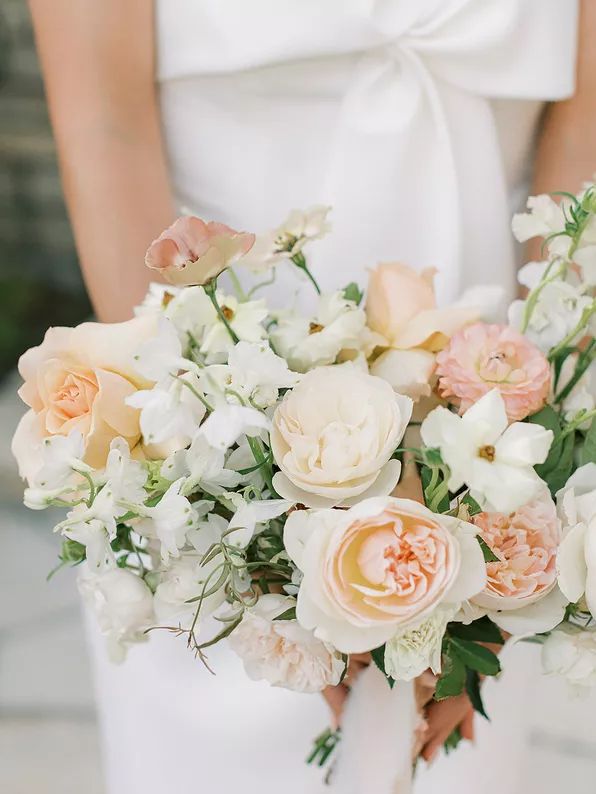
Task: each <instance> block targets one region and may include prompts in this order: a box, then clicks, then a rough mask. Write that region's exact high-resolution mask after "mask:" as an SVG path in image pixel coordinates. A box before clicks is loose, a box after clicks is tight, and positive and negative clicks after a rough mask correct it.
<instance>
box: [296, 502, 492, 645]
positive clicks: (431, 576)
mask: <svg viewBox="0 0 596 794" xmlns="http://www.w3.org/2000/svg"><path fill="white" fill-rule="evenodd" d="M475 535H476V529H475V528H474V527H473V526H472V525H470V524H468V523H466V522H464V521H461V520H459V519H456V518H454V517H452V516H446V515H437V514H435V513H432V512H431V511H430V510H428V508H426V507H424V506H423V505H421V504H419V503H418V502H414V501H412V500H410V499H397V498H394V497H384V498H383V497H378V498H373V499H365V500H364V501H362V502H360V503H359V504H358V505H357V506H356V507H352V508H351V509H349V510H296V511H294V512H293V513H291V514H290V516H289V517H288V520H287V522H286V526H285V531H284V543H285V546H286V549H287V551H288V553H289V555H290V557H291V558H292V559H293V561H294V562H295V563H296V565H297V566H298V568H299V569H300V570H301V571H302V573H303V576H304V578H303V580H302V584H301V587H300V590H299V593H298V606H297V612H296V614H297V618H298V620H299V622H300V623H301V624H302V626H304V628H306V629H312V630H314V632H315V636H316V637H318V638H319V639H321V640H323V641H324V642H330V643H331V644H332V645H333V646H334V647H336V648H337V649H338V650H340V651H342V652H344V653H359V652H364V651H369V650H371V649H372V648H376V647H378V646H379V645H382V644H383V643H385V642H387V641H388V640H390V639H391V638H392V637H393V636H394V635H395V634H396V633H397V632H398V631H400V630H403V629H405V628H408V627H412V626H415V625H418V624H420V622H421V621H422V620H424V619H425V618H426V617H428V616H429V615H430V614H431V613H432V612H433V611H434V610H435V609H436V608H437V607H439V606H445V607H447V606H448V605H451V606H454V607H456V606H458V605H459V604H460V602H462V601H464V600H467V599H469V598H472V596H474V595H476V594H477V593H479V592H480V591H481V590H482V589H483V588H484V587H485V585H486V571H485V564H484V557H483V555H482V551H481V549H480V546H479V544H478V541H477V540H476V537H475Z"/></svg>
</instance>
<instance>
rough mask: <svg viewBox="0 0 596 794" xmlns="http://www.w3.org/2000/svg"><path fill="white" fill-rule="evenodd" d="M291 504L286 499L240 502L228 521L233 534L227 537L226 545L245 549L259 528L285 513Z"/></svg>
mask: <svg viewBox="0 0 596 794" xmlns="http://www.w3.org/2000/svg"><path fill="white" fill-rule="evenodd" d="M293 504H294V503H293V502H291V501H289V500H287V499H262V500H261V499H255V500H253V501H252V502H246V501H245V500H242V503H241V504H240V506H239V507H238V508H237V510H236V512H235V513H234V515H233V516H232V518H231V519H230V523H229V525H228V530H233V532H230V533H229V534H228V535H227V537H226V541H227V543H229V544H230V545H232V546H236V547H237V548H245V547H246V546H248V544H249V543H250V541H251V540H252V538H253V536H254V534H255V532H257V531H258V529H259V527H261V526H264V525H265V524H267V523H268V522H269V521H272V520H273V519H274V518H279V516H281V515H283V514H284V513H287V512H288V510H289V509H290V508H291V507H292V505H293Z"/></svg>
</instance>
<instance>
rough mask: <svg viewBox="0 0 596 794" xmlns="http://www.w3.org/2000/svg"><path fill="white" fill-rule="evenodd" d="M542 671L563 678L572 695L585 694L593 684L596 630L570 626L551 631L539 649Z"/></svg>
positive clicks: (594, 678)
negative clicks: (540, 651) (540, 650)
mask: <svg viewBox="0 0 596 794" xmlns="http://www.w3.org/2000/svg"><path fill="white" fill-rule="evenodd" d="M542 669H543V672H544V673H546V674H547V675H559V676H562V677H563V678H565V679H566V681H567V683H568V685H569V687H570V689H571V691H572V692H573V693H574V694H578V695H587V694H588V691H587V690H589V689H590V688H592V687H594V686H595V685H596V631H584V630H582V629H578V628H573V627H571V626H565V627H563V628H560V629H557V630H556V631H553V632H552V634H550V636H549V637H548V638H547V639H546V641H545V643H544V645H543V646H542Z"/></svg>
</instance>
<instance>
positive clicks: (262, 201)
mask: <svg viewBox="0 0 596 794" xmlns="http://www.w3.org/2000/svg"><path fill="white" fill-rule="evenodd" d="M576 16H577V3H576V0H323V1H322V0H248V2H247V0H201V2H198V0H157V41H158V55H159V57H158V71H157V78H158V81H159V83H160V89H161V107H162V114H163V123H164V130H165V138H166V145H167V149H168V154H169V158H170V166H171V175H172V181H173V185H174V189H175V191H176V193H177V196H178V198H179V201H180V202H181V203H182V204H184V205H186V206H188V207H189V208H191V209H193V211H195V212H198V213H202V214H203V215H207V216H209V217H213V218H219V219H222V220H227V221H228V222H230V223H236V224H238V225H240V226H242V227H244V228H250V229H251V230H255V231H261V230H263V229H265V228H267V227H269V226H272V225H275V224H276V223H278V222H279V221H280V220H282V219H283V216H284V215H285V213H286V212H287V211H288V210H289V209H291V208H292V207H294V206H308V205H310V204H314V203H321V202H323V203H329V204H331V205H332V206H333V208H334V209H333V215H332V221H333V226H334V234H333V236H332V237H331V238H329V240H328V241H325V242H324V243H323V244H322V245H321V246H320V247H319V249H318V252H317V260H316V262H315V267H316V268H317V269H318V270H319V275H320V276H321V278H322V281H323V283H325V273H329V274H330V275H329V278H328V283H329V285H331V284H337V275H336V272H334V270H335V269H336V268H338V267H341V269H342V272H344V273H345V274H346V277H347V279H348V280H349V279H351V278H355V279H356V280H358V276H359V275H360V276H361V275H362V270H363V268H364V267H365V266H368V265H372V264H374V262H375V261H376V260H378V259H387V258H400V259H402V260H404V261H407V262H409V263H411V264H413V265H415V266H426V265H436V266H437V267H439V268H440V269H441V271H442V277H441V281H440V291H441V293H442V296H443V297H444V298H449V297H453V295H455V294H456V293H457V292H458V291H460V290H461V287H462V285H463V284H464V283H465V284H466V285H467V284H473V283H482V282H485V281H486V280H491V281H494V280H495V279H496V280H498V281H500V282H501V283H502V284H503V285H505V286H507V287H509V288H510V289H511V288H512V284H513V272H514V267H513V254H512V244H511V240H510V235H509V233H508V223H509V215H510V211H511V207H510V203H511V202H510V200H511V195H512V193H513V192H514V191H515V189H516V188H517V187H518V186H519V184H520V182H521V181H522V180H523V178H524V176H525V175H526V172H527V165H528V159H529V154H530V149H531V143H532V140H533V135H534V131H535V125H536V121H537V118H538V115H539V111H540V108H541V107H542V103H543V102H544V101H547V100H554V99H559V98H562V97H566V96H569V95H570V94H571V93H572V91H573V79H574V65H575V46H576V25H577V18H576Z"/></svg>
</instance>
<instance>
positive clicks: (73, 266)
mask: <svg viewBox="0 0 596 794" xmlns="http://www.w3.org/2000/svg"><path fill="white" fill-rule="evenodd" d="M89 314H90V307H89V302H88V300H87V297H86V294H85V290H84V287H83V283H82V281H81V277H80V274H79V270H78V266H77V258H76V253H75V250H74V245H73V241H72V236H71V233H70V228H69V225H68V219H67V217H66V212H65V209H64V204H63V202H62V196H61V191H60V181H59V177H58V170H57V165H56V156H55V152H54V146H53V143H52V136H51V131H50V125H49V121H48V117H47V111H46V107H45V102H44V95H43V85H42V81H41V77H40V74H39V65H38V62H37V58H36V55H35V47H34V43H33V37H32V33H31V26H30V22H29V15H28V10H27V4H26V2H24V0H2V2H1V3H0V438H1V439H2V443H1V444H0V791H1V792H3V794H75V792H76V794H80V792H81V791H83V790H84V791H85V792H87V794H101V793H102V792H103V785H102V781H101V771H100V764H99V747H98V739H97V730H96V724H95V711H94V706H93V693H92V685H91V677H90V670H89V663H88V659H87V655H86V650H85V642H84V636H83V629H82V621H81V614H80V610H79V603H78V595H77V591H76V586H75V581H74V575H73V572H72V571H61V572H60V573H59V574H58V575H56V576H55V577H54V578H53V579H52V580H51V581H50V582H46V576H47V574H48V572H49V571H50V570H51V569H52V568H53V567H54V566H55V564H56V555H57V551H58V543H57V540H56V538H55V537H54V536H53V535H52V533H51V531H50V527H51V526H52V523H53V522H52V521H51V517H50V516H48V515H47V513H33V512H31V511H29V510H25V508H24V507H23V506H22V501H21V500H22V486H21V482H20V480H19V478H18V476H17V474H16V471H15V467H14V463H13V461H12V459H11V457H10V451H9V448H8V444H9V440H10V437H11V435H12V432H13V430H14V427H15V425H16V423H17V421H18V419H19V417H20V415H21V413H22V412H23V409H22V405H21V404H20V401H19V400H18V398H17V397H16V391H15V390H16V388H17V384H18V378H17V376H16V372H15V364H16V360H17V358H18V356H19V355H20V354H21V353H22V352H23V351H24V350H25V349H26V348H27V347H30V346H31V345H33V344H37V343H38V342H39V341H41V339H42V337H43V333H44V331H45V329H46V328H47V326H48V325H70V324H73V323H78V322H80V321H81V320H83V319H85V318H86V317H88V315H89Z"/></svg>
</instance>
